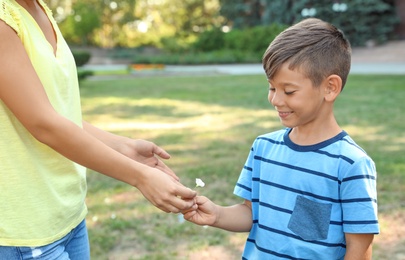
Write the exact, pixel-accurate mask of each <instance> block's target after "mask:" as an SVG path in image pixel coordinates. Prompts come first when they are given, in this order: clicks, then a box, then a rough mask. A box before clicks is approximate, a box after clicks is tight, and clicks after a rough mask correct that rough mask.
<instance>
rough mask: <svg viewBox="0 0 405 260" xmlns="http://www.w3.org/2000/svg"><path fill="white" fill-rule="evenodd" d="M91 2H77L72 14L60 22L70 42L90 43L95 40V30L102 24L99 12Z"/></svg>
mask: <svg viewBox="0 0 405 260" xmlns="http://www.w3.org/2000/svg"><path fill="white" fill-rule="evenodd" d="M93 6H94V4H92V3H91V2H76V3H75V4H74V5H73V6H72V10H71V11H70V15H68V16H66V17H65V19H64V20H63V21H62V22H61V23H60V24H59V26H60V29H61V30H62V31H63V34H64V37H65V38H66V39H68V41H69V42H70V43H74V44H78V45H88V44H89V43H94V42H93V39H94V38H93V32H94V30H95V29H96V28H98V27H99V26H100V24H101V23H100V19H99V17H100V16H99V13H98V10H97V9H96V8H93Z"/></svg>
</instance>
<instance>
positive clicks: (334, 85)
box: [325, 74, 342, 101]
mask: <svg viewBox="0 0 405 260" xmlns="http://www.w3.org/2000/svg"><path fill="white" fill-rule="evenodd" d="M341 91H342V79H341V78H340V77H339V76H338V75H336V74H332V75H330V76H329V77H327V78H326V80H325V99H326V100H327V101H334V100H335V99H336V98H337V96H338V95H339V94H340V92H341Z"/></svg>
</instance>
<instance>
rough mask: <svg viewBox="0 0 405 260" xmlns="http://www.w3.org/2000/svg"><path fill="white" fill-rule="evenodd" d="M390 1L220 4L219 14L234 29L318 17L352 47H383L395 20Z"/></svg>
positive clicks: (263, 0)
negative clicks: (339, 32) (380, 45)
mask: <svg viewBox="0 0 405 260" xmlns="http://www.w3.org/2000/svg"><path fill="white" fill-rule="evenodd" d="M394 2H395V1H394V0H350V1H349V0H235V1H232V0H220V3H221V14H222V15H224V16H225V17H226V19H227V21H228V23H229V24H231V25H232V26H233V27H234V28H245V27H250V26H252V25H257V24H261V25H269V24H272V23H280V24H287V25H291V24H293V23H296V22H298V21H300V20H302V19H304V18H307V17H318V18H321V19H323V20H325V21H328V22H330V23H332V24H334V25H336V26H337V27H339V28H340V29H342V30H343V31H344V32H345V34H346V35H347V37H348V38H349V39H350V41H351V43H352V44H353V45H354V46H358V45H365V44H368V43H370V42H375V43H383V42H385V41H387V40H388V39H390V38H391V37H392V33H393V31H394V28H395V25H396V24H397V23H398V22H399V18H398V16H397V14H396V12H395V4H394Z"/></svg>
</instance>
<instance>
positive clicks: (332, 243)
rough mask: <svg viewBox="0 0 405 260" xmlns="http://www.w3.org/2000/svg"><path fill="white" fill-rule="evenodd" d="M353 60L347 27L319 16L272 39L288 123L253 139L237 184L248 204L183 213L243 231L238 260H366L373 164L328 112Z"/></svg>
mask: <svg viewBox="0 0 405 260" xmlns="http://www.w3.org/2000/svg"><path fill="white" fill-rule="evenodd" d="M350 62H351V48H350V43H349V42H348V40H347V39H346V38H345V37H344V35H343V33H342V32H341V31H340V30H338V29H337V28H336V27H334V26H333V25H331V24H329V23H326V22H323V21H321V20H319V19H315V18H310V19H306V20H303V21H301V22H300V23H297V24H296V25H293V26H291V27H290V28H288V29H286V30H285V31H284V32H282V33H281V34H280V35H279V36H277V37H276V39H275V40H274V41H273V42H272V43H271V44H270V46H269V47H268V49H267V50H266V52H265V54H264V56H263V67H264V70H265V73H266V76H267V79H268V82H269V86H270V87H269V94H268V100H269V102H270V103H271V104H272V105H273V106H274V107H275V109H276V110H277V112H278V115H279V118H280V121H281V123H282V124H283V125H284V126H285V127H286V128H285V129H283V130H279V131H276V132H273V133H268V134H264V135H261V136H259V137H257V138H256V140H255V141H254V143H253V145H252V148H251V150H250V153H249V156H248V158H247V161H246V163H245V166H244V168H243V169H242V172H241V174H240V177H239V179H238V182H237V184H236V187H235V190H234V193H235V194H236V195H238V196H240V197H242V198H243V199H244V200H245V201H244V203H242V204H237V205H233V206H230V207H222V206H219V205H216V204H215V203H213V202H212V201H210V200H209V199H208V198H206V197H204V196H198V197H197V199H196V201H197V204H198V209H196V210H191V211H188V212H187V213H185V215H184V217H185V218H186V219H187V220H188V221H191V222H193V223H196V224H199V225H210V226H213V227H218V228H222V229H225V230H229V231H234V232H248V231H249V232H250V233H249V236H248V239H247V241H246V245H245V249H244V252H243V256H242V259H346V260H349V259H356V260H359V259H371V253H372V241H373V237H374V234H378V233H379V225H378V219H377V192H376V169H375V165H374V162H373V161H372V159H371V158H370V157H369V156H368V155H367V154H366V152H365V151H364V150H363V149H361V148H360V147H359V146H358V145H357V144H356V143H355V142H354V141H353V140H352V139H351V138H350V136H349V135H348V134H347V133H346V132H345V131H344V130H342V129H341V128H340V126H339V125H338V123H337V121H336V119H335V116H334V113H333V106H334V101H335V100H336V98H337V97H338V95H339V94H340V92H341V91H342V89H343V87H344V86H345V83H346V79H347V76H348V74H349V71H350Z"/></svg>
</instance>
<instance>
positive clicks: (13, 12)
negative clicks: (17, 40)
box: [0, 0, 21, 36]
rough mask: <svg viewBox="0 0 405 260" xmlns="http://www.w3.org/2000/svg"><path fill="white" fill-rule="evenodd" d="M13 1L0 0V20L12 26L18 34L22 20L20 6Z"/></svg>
mask: <svg viewBox="0 0 405 260" xmlns="http://www.w3.org/2000/svg"><path fill="white" fill-rule="evenodd" d="M11 2H12V1H8V0H0V20H2V21H4V22H5V23H6V24H7V25H8V26H10V27H11V28H12V29H13V30H14V31H15V32H16V33H17V35H18V36H21V35H20V29H19V25H20V22H21V19H20V14H19V11H18V7H17V6H15V4H12V3H11ZM13 2H14V1H13Z"/></svg>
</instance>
